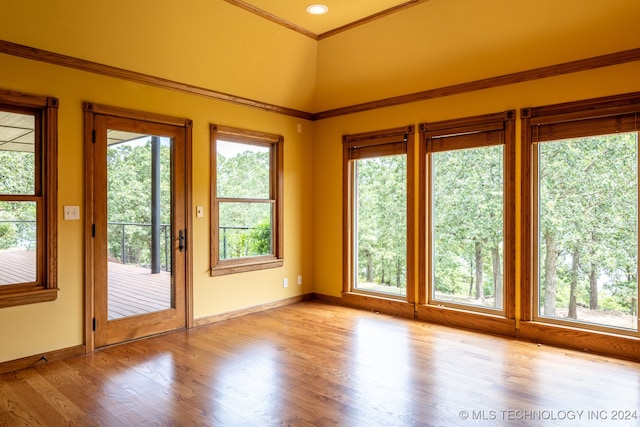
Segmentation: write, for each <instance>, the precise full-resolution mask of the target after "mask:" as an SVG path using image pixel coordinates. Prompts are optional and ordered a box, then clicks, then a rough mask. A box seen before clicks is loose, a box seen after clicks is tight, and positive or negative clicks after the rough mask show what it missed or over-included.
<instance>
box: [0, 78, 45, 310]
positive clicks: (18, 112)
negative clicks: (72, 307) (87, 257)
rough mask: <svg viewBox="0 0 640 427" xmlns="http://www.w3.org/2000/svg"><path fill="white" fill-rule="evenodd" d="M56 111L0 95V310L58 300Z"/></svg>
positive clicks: (37, 100) (40, 102)
mask: <svg viewBox="0 0 640 427" xmlns="http://www.w3.org/2000/svg"><path fill="white" fill-rule="evenodd" d="M57 111H58V100H57V99H55V98H46V97H39V96H31V95H24V94H17V93H13V92H6V91H0V307H6V306H13V305H21V304H30V303H36V302H44V301H51V300H54V299H55V298H56V296H57V284H56V279H57V277H56V230H55V227H56V210H57V204H56V197H57V195H56V191H57V188H56V186H57V172H56V169H57Z"/></svg>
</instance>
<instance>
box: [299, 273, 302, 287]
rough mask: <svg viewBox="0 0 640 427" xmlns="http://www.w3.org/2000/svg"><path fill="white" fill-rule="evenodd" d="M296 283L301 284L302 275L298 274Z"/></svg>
mask: <svg viewBox="0 0 640 427" xmlns="http://www.w3.org/2000/svg"><path fill="white" fill-rule="evenodd" d="M298 285H302V275H300V276H298Z"/></svg>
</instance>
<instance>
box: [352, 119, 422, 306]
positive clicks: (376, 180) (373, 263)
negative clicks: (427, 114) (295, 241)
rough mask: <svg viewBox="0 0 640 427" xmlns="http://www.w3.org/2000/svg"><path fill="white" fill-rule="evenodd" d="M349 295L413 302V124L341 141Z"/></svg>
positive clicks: (357, 135) (353, 136)
mask: <svg viewBox="0 0 640 427" xmlns="http://www.w3.org/2000/svg"><path fill="white" fill-rule="evenodd" d="M343 150H344V155H343V158H344V177H345V179H346V181H345V185H344V189H345V190H344V191H345V203H344V206H345V231H344V234H345V238H344V242H345V248H344V255H345V263H344V265H345V272H344V274H345V278H344V283H345V289H344V290H345V292H356V293H363V294H372V295H379V296H384V297H390V298H398V299H405V300H408V301H412V300H413V287H412V286H413V284H412V280H411V272H412V271H413V267H412V264H413V263H412V259H413V256H412V255H411V252H412V247H413V246H412V245H411V244H410V242H411V240H410V237H409V236H411V235H412V233H411V229H412V225H413V219H412V218H413V214H412V212H413V208H412V206H413V204H412V203H411V199H412V196H413V194H412V193H413V191H412V187H411V186H410V179H409V177H410V176H411V175H412V172H411V171H412V169H411V167H410V166H411V165H412V161H411V159H410V158H408V153H412V152H413V126H407V127H404V128H396V129H389V130H384V131H378V132H369V133H362V134H354V135H345V136H344V137H343Z"/></svg>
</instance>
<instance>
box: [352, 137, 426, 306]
mask: <svg viewBox="0 0 640 427" xmlns="http://www.w3.org/2000/svg"><path fill="white" fill-rule="evenodd" d="M342 143H343V144H342V150H343V151H342V153H343V155H342V159H343V226H342V229H343V231H342V234H343V239H342V241H343V248H342V254H343V269H342V271H343V280H342V282H343V290H342V291H343V298H344V299H346V300H347V301H350V302H351V303H354V304H355V305H362V306H364V307H380V304H379V301H378V302H376V301H375V300H384V301H387V303H386V306H385V307H384V308H383V309H385V310H388V309H391V310H392V311H398V312H399V313H401V314H403V315H408V314H411V316H412V315H413V305H411V306H410V308H408V307H406V306H405V305H398V304H395V302H407V303H413V302H414V300H415V273H414V270H415V263H414V259H415V255H414V254H415V244H414V230H415V227H414V223H415V214H414V206H415V204H414V188H415V187H414V179H413V176H414V170H415V168H414V154H413V153H414V151H415V146H414V126H413V125H409V126H404V127H399V128H393V129H385V130H379V131H373V132H364V133H357V134H351V135H343V137H342ZM392 154H406V156H407V181H406V182H407V260H406V262H407V266H406V268H407V288H406V295H405V296H404V297H402V296H400V295H398V296H395V295H390V294H386V293H379V292H373V291H365V290H361V289H356V288H355V283H354V278H355V276H354V266H353V263H354V261H355V254H354V253H353V247H354V234H355V226H354V221H353V213H354V206H353V202H354V200H353V195H354V190H353V185H354V168H353V161H354V160H358V159H363V158H372V157H379V156H387V155H392Z"/></svg>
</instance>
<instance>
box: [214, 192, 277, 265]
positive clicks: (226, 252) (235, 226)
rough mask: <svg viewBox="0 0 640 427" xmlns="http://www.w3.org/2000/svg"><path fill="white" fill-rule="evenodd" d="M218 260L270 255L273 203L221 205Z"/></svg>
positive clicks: (221, 203)
mask: <svg viewBox="0 0 640 427" xmlns="http://www.w3.org/2000/svg"><path fill="white" fill-rule="evenodd" d="M219 207H220V229H219V230H220V231H219V233H218V235H219V239H220V242H219V244H220V259H231V258H243V257H251V256H260V255H269V254H272V253H273V238H272V234H273V233H272V229H273V228H272V223H271V222H272V218H273V203H269V202H266V203H234V202H220V205H219Z"/></svg>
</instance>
